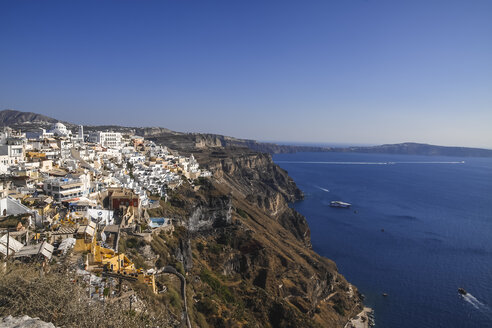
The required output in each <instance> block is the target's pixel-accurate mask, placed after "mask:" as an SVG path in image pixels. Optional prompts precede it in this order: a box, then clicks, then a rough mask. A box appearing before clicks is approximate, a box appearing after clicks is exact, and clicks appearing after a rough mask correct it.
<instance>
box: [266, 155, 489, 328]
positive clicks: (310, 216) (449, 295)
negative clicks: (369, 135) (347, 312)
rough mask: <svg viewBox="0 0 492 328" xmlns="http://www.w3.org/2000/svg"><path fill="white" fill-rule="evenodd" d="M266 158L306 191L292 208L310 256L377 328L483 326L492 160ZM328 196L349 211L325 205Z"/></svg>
mask: <svg viewBox="0 0 492 328" xmlns="http://www.w3.org/2000/svg"><path fill="white" fill-rule="evenodd" d="M274 160H275V162H276V163H277V164H279V165H280V166H281V167H282V168H284V169H285V170H287V171H288V172H289V175H290V176H291V177H292V178H293V179H294V180H295V181H296V183H297V185H298V186H299V188H300V189H301V190H302V191H303V192H304V193H305V199H304V200H303V201H300V202H297V203H296V204H294V205H293V206H294V207H295V208H296V209H297V210H298V211H299V212H300V213H302V214H303V215H305V216H306V219H307V221H308V223H309V226H310V228H311V239H312V244H313V248H314V250H315V251H317V252H318V253H320V254H321V255H324V256H326V257H328V258H330V259H332V260H334V261H335V262H336V263H337V266H338V269H339V271H340V272H341V273H342V274H343V275H344V276H345V277H346V278H347V280H348V281H349V282H351V283H353V284H354V285H355V286H357V287H358V288H359V290H360V292H361V293H362V294H364V295H365V297H366V299H365V304H366V305H368V306H370V307H372V308H373V309H374V310H375V318H376V327H378V328H394V327H412V328H414V327H419V328H425V327H446V328H449V327H460V328H461V327H492V159H490V158H488V159H485V158H454V157H434V156H432V157H430V156H411V155H374V154H350V153H349V154H343V153H296V154H280V155H275V156H274ZM462 161H465V162H464V163H461V162H462ZM332 200H341V201H345V202H349V203H351V204H353V205H352V208H350V209H342V208H333V207H330V206H329V204H330V201H332ZM382 229H384V231H382ZM458 287H463V288H465V289H466V290H467V291H468V293H469V294H468V295H467V296H465V297H463V296H461V295H459V294H458V292H457V289H458ZM382 293H387V294H388V296H387V297H383V296H382Z"/></svg>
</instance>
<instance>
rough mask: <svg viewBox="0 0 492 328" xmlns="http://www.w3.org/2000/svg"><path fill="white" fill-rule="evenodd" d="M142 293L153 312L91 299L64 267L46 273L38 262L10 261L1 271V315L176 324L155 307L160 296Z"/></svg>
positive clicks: (75, 323)
mask: <svg viewBox="0 0 492 328" xmlns="http://www.w3.org/2000/svg"><path fill="white" fill-rule="evenodd" d="M70 275H72V276H73V274H70ZM137 289H138V288H137ZM142 290H144V289H142ZM142 290H140V291H142ZM139 297H140V298H141V299H142V300H143V301H144V302H145V303H146V304H149V305H150V306H147V309H152V312H146V311H142V312H135V311H129V310H127V309H124V308H123V307H122V306H121V304H119V303H118V302H115V303H111V302H106V303H102V302H99V301H94V300H90V299H89V298H88V297H87V291H86V290H85V288H84V285H83V283H81V282H77V281H75V280H74V278H72V277H71V276H69V273H67V272H66V270H64V269H63V270H60V271H57V270H51V272H46V273H45V272H43V271H42V270H41V268H40V267H38V266H31V265H29V266H28V265H24V264H17V265H12V264H11V265H10V266H9V267H8V268H7V270H6V271H5V272H4V273H2V274H1V275H0V317H5V316H7V315H12V316H20V315H29V316H31V317H39V318H40V319H41V320H43V321H46V322H52V323H53V324H55V325H56V326H63V327H91V328H92V327H118V328H124V327H170V326H173V325H172V323H171V322H170V320H169V317H168V315H167V313H166V312H165V311H164V310H163V311H160V312H158V311H155V310H156V309H159V303H160V302H159V301H158V300H155V299H152V298H151V297H149V295H146V294H145V293H142V294H139ZM152 303H154V304H152ZM160 308H163V306H162V304H160Z"/></svg>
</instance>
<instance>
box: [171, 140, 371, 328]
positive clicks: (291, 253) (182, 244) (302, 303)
mask: <svg viewBox="0 0 492 328" xmlns="http://www.w3.org/2000/svg"><path fill="white" fill-rule="evenodd" d="M174 146H176V144H175V145H174ZM178 150H179V151H180V152H182V153H190V152H193V153H194V154H195V156H196V157H197V159H198V161H199V162H200V164H201V165H202V166H205V167H207V168H208V169H209V170H210V171H212V172H213V178H212V179H209V180H200V182H199V184H200V187H201V188H200V190H199V191H193V190H192V189H191V188H189V187H187V186H186V185H185V186H183V187H182V189H181V190H180V192H179V193H175V194H174V195H171V200H170V206H171V207H175V208H180V209H182V210H183V209H184V212H183V213H184V214H183V220H184V222H185V223H184V226H185V229H184V230H183V233H182V234H181V235H180V236H179V237H178V240H179V242H178V243H177V244H178V249H179V251H177V252H174V254H175V257H174V260H176V261H179V262H182V263H183V265H184V268H185V270H187V275H188V280H190V283H189V288H188V289H189V290H188V293H189V299H192V300H194V302H193V306H191V308H190V310H189V311H190V312H191V314H190V316H191V318H192V321H195V322H197V323H199V325H200V326H203V325H204V324H205V322H204V320H203V318H205V319H206V322H207V323H206V324H207V325H210V326H214V327H241V326H245V327H343V326H344V325H345V323H346V322H347V320H348V319H349V318H350V317H351V316H354V315H356V314H357V313H358V312H360V310H361V308H362V305H361V297H360V294H359V293H358V292H357V290H356V288H355V287H354V286H352V285H350V284H349V283H348V282H347V281H346V280H345V279H344V277H343V276H342V275H340V274H339V273H338V272H337V268H336V265H335V263H334V262H332V261H330V260H328V259H326V258H324V257H321V256H319V255H318V254H316V253H315V252H314V251H313V250H312V249H311V243H310V233H309V227H308V225H307V222H306V220H305V218H304V217H303V216H302V215H301V214H299V213H297V212H296V211H295V210H293V209H292V208H290V207H289V203H290V202H293V201H296V200H299V199H301V198H302V192H301V191H300V190H299V189H298V188H297V186H296V185H295V183H294V181H293V180H292V179H291V178H290V177H289V176H288V174H287V172H285V171H284V170H282V169H281V168H280V167H278V166H277V165H276V164H275V163H273V161H272V158H271V156H270V155H268V154H263V153H257V152H253V151H251V150H249V149H246V148H234V147H208V146H207V145H206V146H205V147H204V146H203V145H202V146H201V147H200V148H199V149H198V148H196V147H190V145H189V144H187V145H186V147H182V148H180V149H178ZM199 319H201V320H199Z"/></svg>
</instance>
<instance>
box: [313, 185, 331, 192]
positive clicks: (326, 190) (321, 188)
mask: <svg viewBox="0 0 492 328" xmlns="http://www.w3.org/2000/svg"><path fill="white" fill-rule="evenodd" d="M315 187H316V188H318V189H320V190H323V191H325V192H330V191H329V190H328V189H326V188H323V187H320V186H315Z"/></svg>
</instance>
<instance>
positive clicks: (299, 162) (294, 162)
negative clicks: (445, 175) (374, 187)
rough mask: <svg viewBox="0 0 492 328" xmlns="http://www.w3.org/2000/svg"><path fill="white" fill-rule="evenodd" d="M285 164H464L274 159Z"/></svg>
mask: <svg viewBox="0 0 492 328" xmlns="http://www.w3.org/2000/svg"><path fill="white" fill-rule="evenodd" d="M275 162H276V163H287V164H333V165H395V164H465V162H464V161H462V162H307V161H275Z"/></svg>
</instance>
